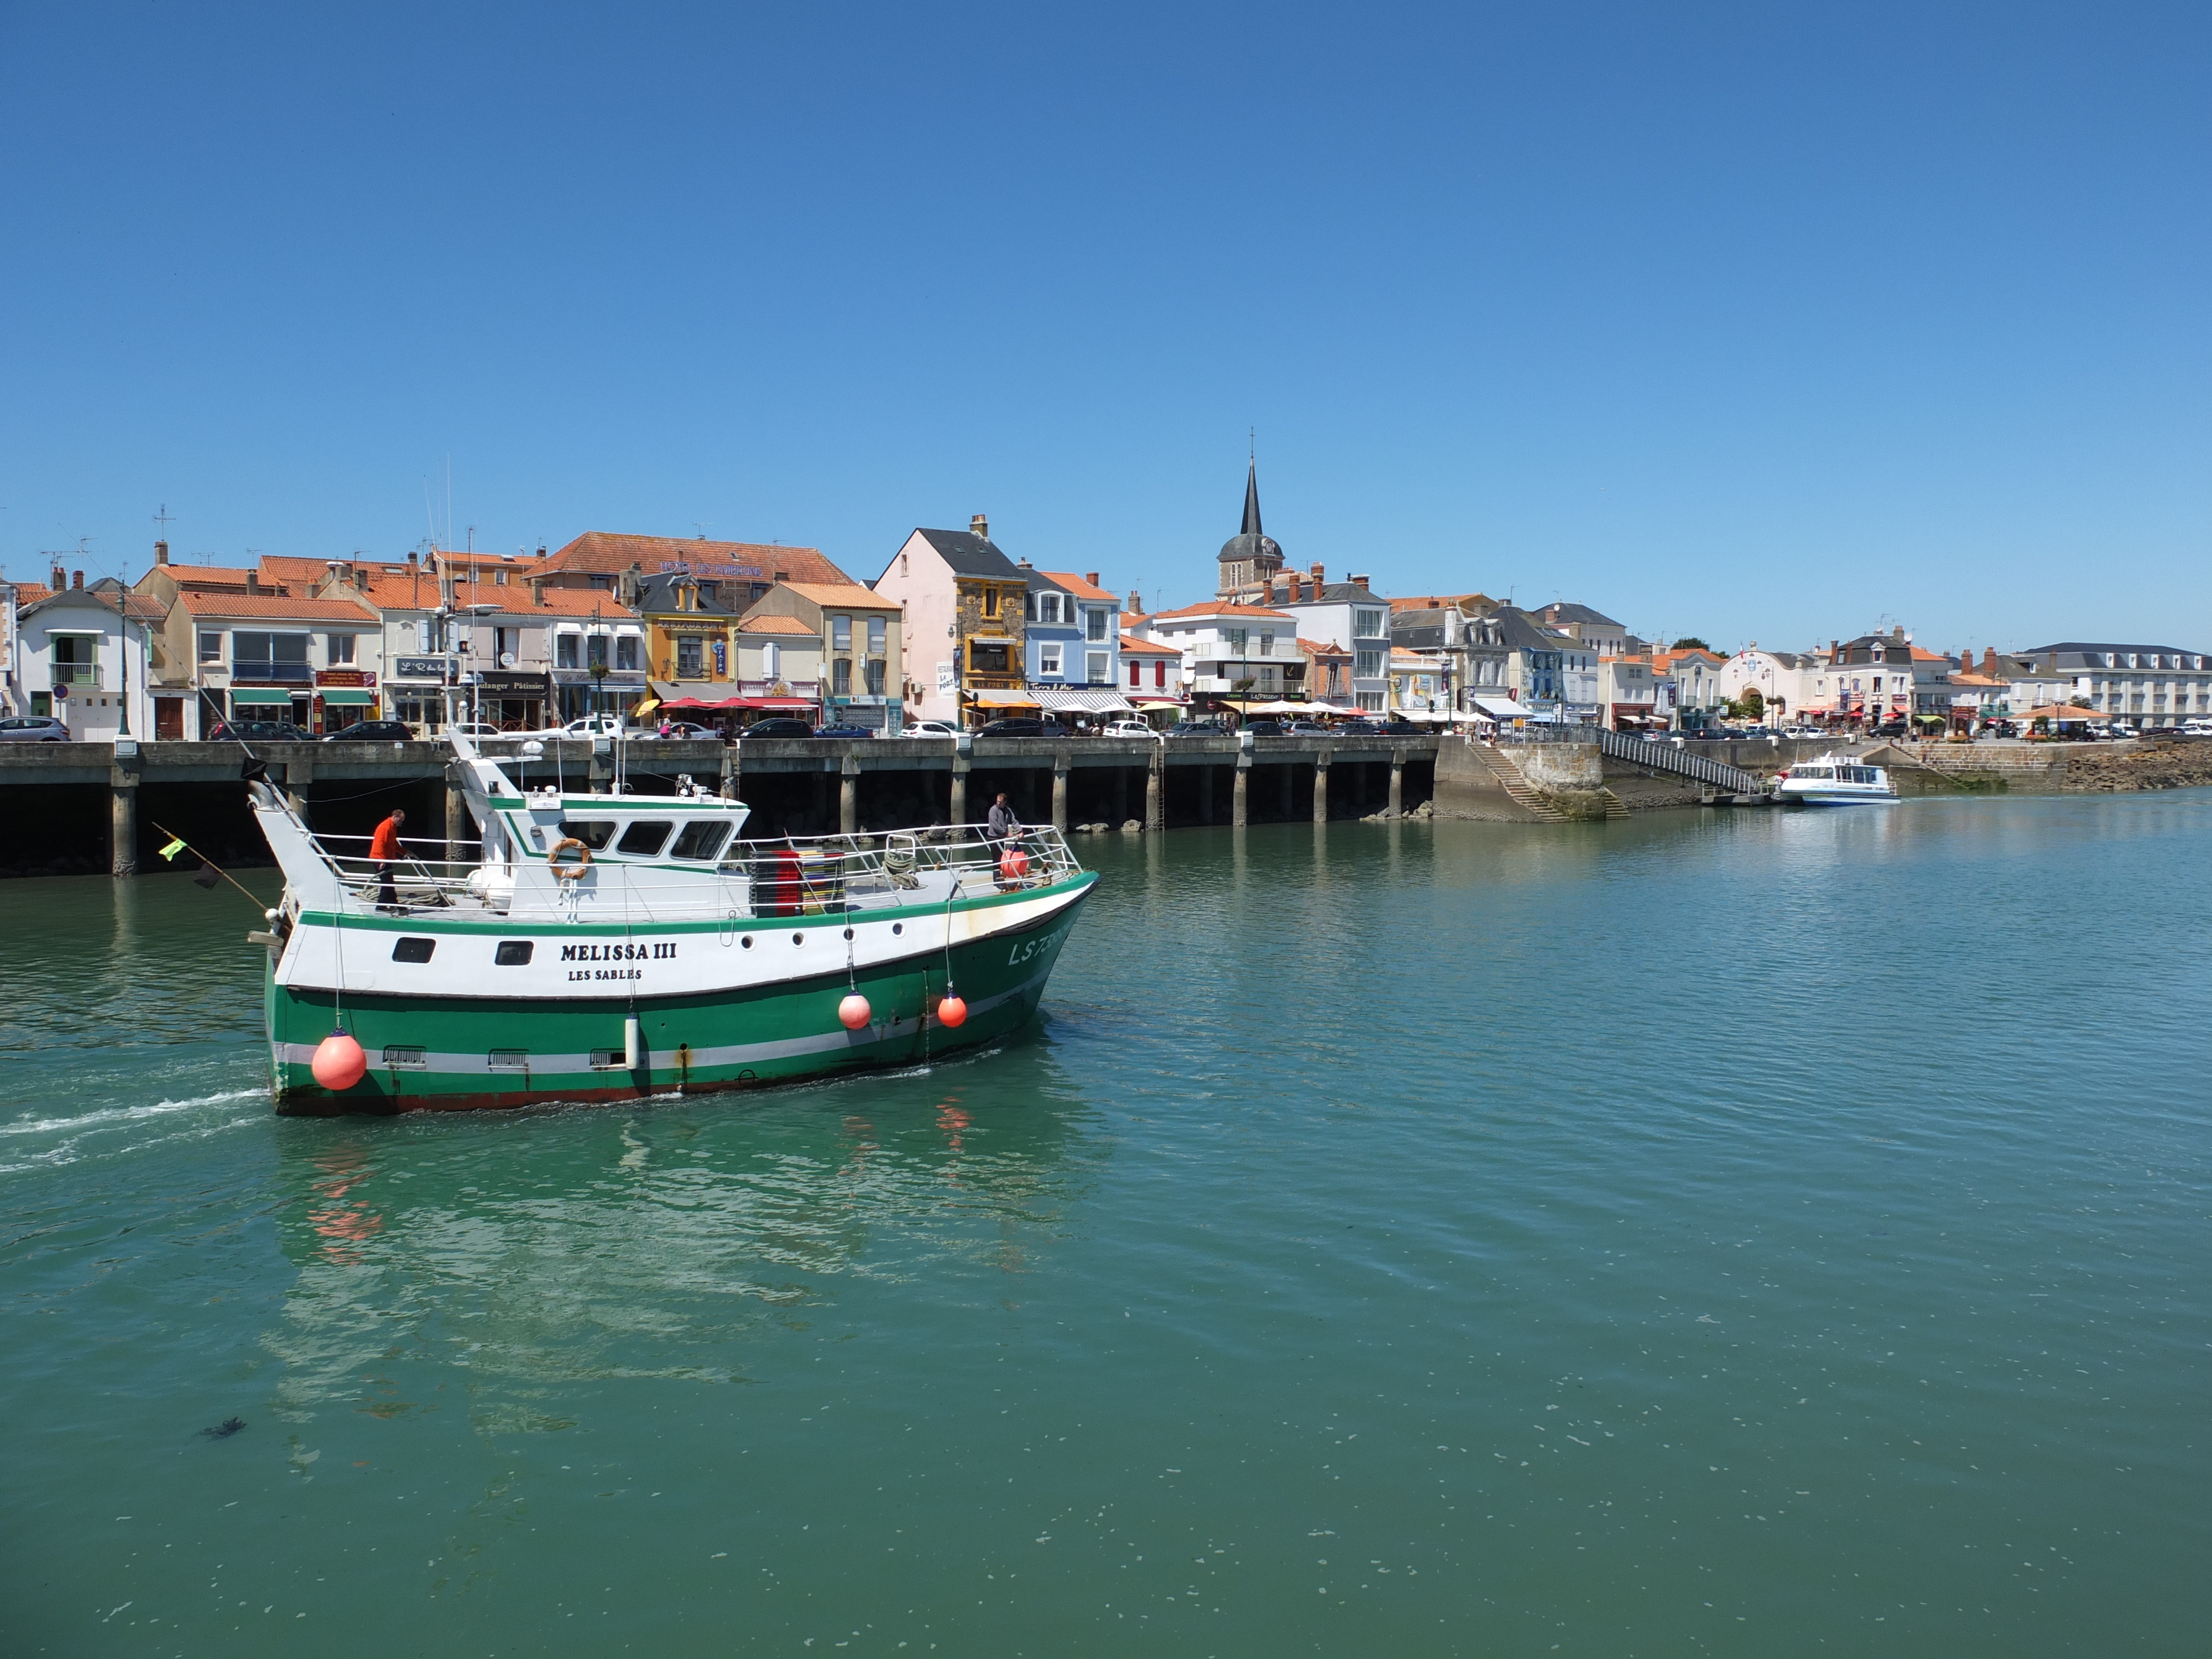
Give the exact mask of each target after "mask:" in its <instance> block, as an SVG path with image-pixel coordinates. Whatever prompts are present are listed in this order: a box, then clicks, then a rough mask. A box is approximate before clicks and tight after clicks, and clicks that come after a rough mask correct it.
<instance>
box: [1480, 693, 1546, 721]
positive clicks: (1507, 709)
mask: <svg viewBox="0 0 2212 1659" xmlns="http://www.w3.org/2000/svg"><path fill="white" fill-rule="evenodd" d="M1474 706H1475V707H1476V708H1480V710H1482V712H1483V713H1484V714H1487V715H1489V716H1490V718H1491V719H1492V720H1534V719H1535V718H1536V711H1535V710H1534V709H1533V708H1527V707H1525V706H1524V705H1522V704H1521V703H1517V702H1514V701H1513V699H1512V698H1510V697H1477V698H1476V699H1475V700H1474Z"/></svg>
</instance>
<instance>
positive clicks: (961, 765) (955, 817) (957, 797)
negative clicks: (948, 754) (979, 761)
mask: <svg viewBox="0 0 2212 1659" xmlns="http://www.w3.org/2000/svg"><path fill="white" fill-rule="evenodd" d="M949 816H950V817H951V820H952V822H953V823H967V822H968V757H967V756H965V755H955V756H953V757H952V805H951V811H950V814H949Z"/></svg>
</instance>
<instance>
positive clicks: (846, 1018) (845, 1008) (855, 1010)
mask: <svg viewBox="0 0 2212 1659" xmlns="http://www.w3.org/2000/svg"><path fill="white" fill-rule="evenodd" d="M837 1018H839V1019H840V1020H841V1021H842V1022H843V1024H844V1027H845V1029H846V1030H848V1031H857V1030H860V1028H861V1027H862V1026H863V1025H866V1024H867V1023H868V1000H867V998H866V997H864V996H862V995H861V994H860V993H859V992H858V991H855V992H854V993H853V994H852V995H850V996H848V997H847V998H846V999H845V1000H843V1001H842V1002H841V1003H839V1004H838V1005H837Z"/></svg>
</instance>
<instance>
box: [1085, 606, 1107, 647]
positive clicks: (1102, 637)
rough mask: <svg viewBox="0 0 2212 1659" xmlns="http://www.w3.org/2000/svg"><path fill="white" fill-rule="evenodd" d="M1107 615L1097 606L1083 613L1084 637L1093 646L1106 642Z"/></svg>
mask: <svg viewBox="0 0 2212 1659" xmlns="http://www.w3.org/2000/svg"><path fill="white" fill-rule="evenodd" d="M1106 614H1107V613H1106V612H1105V611H1101V610H1099V609H1098V608H1097V606H1095V605H1094V606H1092V607H1091V609H1090V610H1088V611H1085V612H1084V613H1083V637H1084V638H1085V639H1086V640H1088V641H1090V642H1091V644H1093V645H1103V644H1104V643H1105V641H1106Z"/></svg>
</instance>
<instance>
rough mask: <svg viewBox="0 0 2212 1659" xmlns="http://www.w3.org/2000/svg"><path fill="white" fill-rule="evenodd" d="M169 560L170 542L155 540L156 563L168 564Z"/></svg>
mask: <svg viewBox="0 0 2212 1659" xmlns="http://www.w3.org/2000/svg"><path fill="white" fill-rule="evenodd" d="M154 562H155V564H167V563H168V562H169V544H168V543H167V542H155V544H154Z"/></svg>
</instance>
